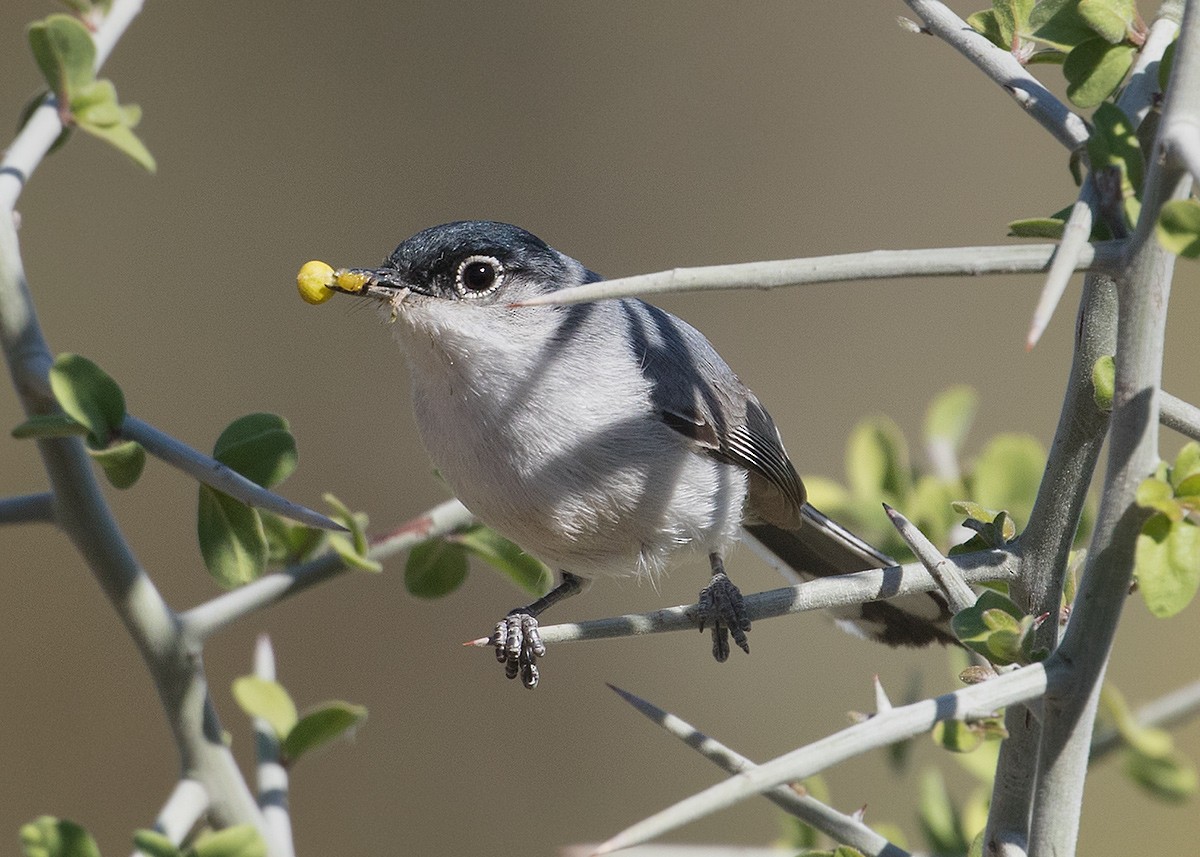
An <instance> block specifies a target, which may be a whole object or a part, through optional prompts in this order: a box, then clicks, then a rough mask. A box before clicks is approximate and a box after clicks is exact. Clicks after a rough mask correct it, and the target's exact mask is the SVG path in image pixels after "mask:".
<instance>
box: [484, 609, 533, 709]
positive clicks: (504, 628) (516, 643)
mask: <svg viewBox="0 0 1200 857" xmlns="http://www.w3.org/2000/svg"><path fill="white" fill-rule="evenodd" d="M492 645H493V646H494V647H495V649H496V660H498V661H499V662H500V663H502V664H504V674H505V675H506V676H508V677H509V678H516V677H517V676H518V675H519V676H520V677H521V684H523V685H525V687H527V688H529V689H530V690H533V689H534V688H535V687H537V683H538V668H537V660H538V658H540V657H542V656H543V655H545V654H546V644H545V643H543V642H542V635H541V634H539V633H538V621H537V619H536V618H535V617H534V616H532V615H531V614H529V613H527V612H526V611H525V610H524V609H517V610H513V611H512V612H511V613H509V614H508V615H507V616H505V617H504V618H503V619H501V620H500V621H499V622H497V623H496V631H495V633H493V634H492Z"/></svg>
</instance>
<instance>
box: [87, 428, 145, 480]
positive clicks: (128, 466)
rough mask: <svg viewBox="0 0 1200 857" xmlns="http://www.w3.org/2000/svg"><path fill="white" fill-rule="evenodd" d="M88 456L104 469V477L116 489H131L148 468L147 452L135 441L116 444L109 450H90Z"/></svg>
mask: <svg viewBox="0 0 1200 857" xmlns="http://www.w3.org/2000/svg"><path fill="white" fill-rule="evenodd" d="M88 454H89V455H91V456H92V460H94V461H95V462H96V463H97V464H99V465H100V466H101V467H102V468H104V475H105V476H107V477H108V481H109V482H111V483H112V486H113V487H114V488H121V489H124V488H129V487H131V486H132V485H133V484H134V483H135V482H137V481H138V478H139V477H140V476H141V475H142V469H143V468H145V466H146V450H145V449H144V448H143V447H142V445H141V444H140V443H138V442H137V441H135V440H127V441H125V442H124V443H118V444H114V445H113V446H110V447H108V448H107V449H89V450H88Z"/></svg>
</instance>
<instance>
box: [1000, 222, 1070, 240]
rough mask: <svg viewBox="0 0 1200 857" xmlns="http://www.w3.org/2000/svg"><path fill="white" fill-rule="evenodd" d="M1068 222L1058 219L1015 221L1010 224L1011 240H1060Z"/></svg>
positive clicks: (1009, 233)
mask: <svg viewBox="0 0 1200 857" xmlns="http://www.w3.org/2000/svg"><path fill="white" fill-rule="evenodd" d="M1066 225H1067V221H1065V220H1061V219H1059V218H1057V217H1029V218H1026V219H1024V220H1013V221H1011V222H1010V223H1009V224H1008V236H1009V237H1010V238H1050V239H1053V240H1058V239H1060V238H1062V236H1063V227H1065V226H1066Z"/></svg>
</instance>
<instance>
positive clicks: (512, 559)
mask: <svg viewBox="0 0 1200 857" xmlns="http://www.w3.org/2000/svg"><path fill="white" fill-rule="evenodd" d="M447 540H448V541H453V542H457V543H458V544H460V545H462V546H463V547H464V548H466V549H467V551H468V552H470V553H472V554H474V555H475V556H477V557H479V558H480V559H482V560H483V561H484V562H486V563H487V564H488V565H490V566H492V567H493V568H495V569H496V570H497V571H500V572H502V573H503V574H505V575H506V576H507V577H508V578H509V579H510V580H512V581H513V583H515V584H517V586H519V587H521V588H522V589H524V590H525V591H526V592H528V593H530V594H531V595H544V594H545V593H546V591H547V590H548V589H549V588H550V584H551V583H553V582H554V581H553V575H551V573H550V569H549V568H547V567H546V566H545V564H544V563H542V562H541V561H540V560H537V559H535V558H533V557H531V556H530V555H529V554H527V553H525V551H523V550H521V548H520V547H518V546H517V545H515V544H513V543H512V542H510V541H509V540H508V539H506V538H504V536H502V535H500V534H499V533H497V532H496V531H495V530H493V529H491V528H490V527H485V526H483V525H478V526H474V527H469V528H467V529H465V530H463V531H461V532H459V533H456V534H454V535H452V536H448V537H447Z"/></svg>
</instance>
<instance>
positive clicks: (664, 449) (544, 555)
mask: <svg viewBox="0 0 1200 857" xmlns="http://www.w3.org/2000/svg"><path fill="white" fill-rule="evenodd" d="M346 271H348V273H349V274H350V276H348V277H347V276H342V277H339V278H337V279H336V281H335V283H334V284H333V285H330V286H329V288H330V289H333V290H335V291H341V292H345V293H347V294H351V295H355V296H357V297H360V298H365V299H367V300H369V301H372V302H374V303H376V304H377V305H378V306H379V308H380V310H381V312H382V315H383V318H384V319H385V320H386V321H387V322H389V323H390V327H391V330H392V331H393V332H394V336H395V339H396V341H397V343H398V344H399V346H400V349H401V351H402V352H403V355H404V359H405V362H406V363H407V365H408V369H409V374H410V377H411V391H412V403H413V412H414V415H415V419H416V424H417V427H418V430H419V433H420V436H421V439H422V441H423V443H424V446H425V449H426V451H427V452H428V454H429V457H430V459H431V460H432V463H433V465H434V466H435V467H436V469H437V471H438V473H439V474H440V475H441V476H442V478H444V479H445V481H446V482H447V483H448V485H449V486H450V488H451V489H452V490H453V492H454V494H455V495H456V496H457V497H458V499H459V500H461V501H462V503H463V504H464V505H465V506H466V507H467V508H468V509H469V510H470V511H471V512H472V513H473V514H474V515H475V516H476V517H477V518H478V519H480V520H481V521H482V522H484V523H485V524H487V525H488V526H490V527H492V528H493V529H495V530H496V531H498V532H499V533H500V534H502V535H503V536H505V537H507V538H508V539H510V540H512V541H513V542H515V543H516V544H517V545H519V546H520V547H521V548H522V549H523V550H525V551H526V552H527V553H529V554H531V555H533V556H535V557H537V558H538V559H540V560H542V561H543V562H545V563H546V564H547V565H549V566H550V567H551V568H554V569H556V570H557V571H558V573H559V582H558V584H557V586H555V587H554V588H553V589H551V590H550V591H549V592H548V593H547V594H545V595H544V596H542V597H541V598H538V599H537V600H536V601H534V602H533V603H531V604H528V605H525V606H523V607H518V608H516V609H514V610H512V611H510V612H509V613H508V614H507V615H506V616H504V618H502V619H501V620H500V621H499V622H498V623H497V626H496V630H495V632H494V633H493V635H492V636H491V638H490V639H491V643H492V645H493V646H494V648H495V652H496V657H497V659H498V660H499V661H500V662H501V663H502V664H504V667H505V673H506V675H507V676H508V677H509V678H516V677H517V676H520V678H521V682H522V684H523V685H524V686H525V687H527V688H531V689H532V688H534V687H536V686H537V684H538V682H539V677H540V672H539V667H538V660H539V658H541V657H542V656H543V655H544V654H545V651H546V649H545V645H544V644H543V643H542V640H541V636H540V634H539V632H538V617H539V616H540V615H541V614H542V612H543V611H545V610H546V609H547V608H548V607H550V606H552V605H554V604H556V603H558V602H560V601H562V600H563V599H565V598H567V597H569V596H572V595H575V594H577V593H579V592H581V591H583V590H584V589H585V588H586V586H587V585H589V583H590V581H591V580H592V579H594V578H597V577H606V576H635V577H638V578H642V579H648V580H651V581H654V580H657V579H658V577H659V576H660V575H661V574H663V573H664V572H665V571H666V570H667V568H668V567H669V566H671V565H673V564H675V563H676V562H677V561H679V560H681V559H682V558H684V557H687V556H689V555H697V554H704V555H707V557H708V559H709V563H710V568H711V571H712V576H711V579H710V581H709V583H708V585H707V586H705V587H704V588H703V589H702V590H701V591H700V595H699V598H698V602H697V611H696V612H697V624H698V625H699V628H700V630H701V632H703V631H704V630H705V629H706V628H707V629H709V631H710V633H711V636H712V651H713V656H714V657H715V659H716V660H717V661H725V660H726V659H727V658H728V657H729V654H730V651H731V648H730V638H732V640H733V642H734V643H735V644H736V645H737V646H738V647H739V648H741V649H743V650H744V651H746V652H747V653H748V652H749V651H750V648H749V642H748V640H747V637H746V633H747V632H748V631H749V630H750V621H749V619H748V618H747V616H746V611H745V607H744V603H743V598H742V595H741V592H740V591H739V589H738V587H737V586H736V585H734V583H733V582H732V580H731V579H730V577H729V575H728V573H727V571H726V569H725V559H726V556H727V555H728V553H729V550H730V548H731V547H732V546H733V545H734V544H735V543H736V542H737V541H738V540H739V538H741V537H745V536H747V535H748V536H749V538H750V539H752V540H755V541H757V542H758V543H759V544H760V545H761V546H762V547H764V548H766V550H767V551H769V552H770V553H772V554H774V555H775V556H776V557H778V558H779V559H780V560H781V561H782V562H783V563H784V564H785V565H786V566H787V567H789V568H790V569H792V570H794V572H795V573H796V574H797V575H798V576H799V577H801V578H802V579H812V578H815V577H823V576H829V575H835V574H843V573H847V572H853V571H862V570H866V569H872V568H880V567H887V566H891V565H894V564H895V562H894V560H892V559H891V558H890V557H888V556H887V555H886V554H883V553H882V552H880V551H878V550H876V549H875V548H874V547H872V546H871V545H870V544H868V543H867V542H866V541H864V540H863V539H861V538H859V537H858V536H856V535H854V534H853V533H851V532H850V531H849V530H847V529H846V528H844V527H842V526H841V525H839V524H837V523H836V522H835V521H832V520H831V519H830V518H828V517H827V516H825V515H824V514H822V513H821V512H820V511H818V510H817V509H816V508H814V507H813V506H812V505H811V504H810V503H808V502H807V497H806V492H805V488H804V484H803V482H802V481H801V479H800V477H799V475H798V474H797V472H796V469H795V466H794V465H793V464H792V460H791V458H790V457H789V456H788V453H787V451H786V450H785V448H784V445H783V440H782V437H781V435H780V432H779V429H778V428H777V427H776V424H775V422H774V420H773V419H772V418H771V416H770V414H769V413H768V412H767V410H766V408H765V407H764V406H763V405H762V403H761V402H760V401H759V399H758V397H757V396H755V395H754V393H753V392H751V390H750V389H749V388H748V387H747V386H746V385H745V384H744V383H742V381H741V380H740V379H739V378H738V376H737V375H736V374H735V373H734V371H733V370H732V369H731V368H730V367H729V365H728V364H727V363H726V362H725V360H723V359H722V358H721V356H720V355H719V354H718V353H717V351H716V349H715V348H714V347H713V346H712V344H711V343H710V342H709V341H708V339H707V338H705V336H704V335H703V334H702V333H700V331H698V330H697V329H696V328H694V327H692V326H691V325H690V324H688V323H687V322H685V321H683V320H682V319H680V318H678V317H676V316H675V315H672V314H671V313H669V312H667V311H665V310H663V309H661V308H659V307H656V306H654V305H652V304H649V303H647V302H645V301H642V300H638V299H635V298H619V299H605V300H598V301H593V302H590V303H576V304H571V305H540V306H523V305H522V304H523V302H525V301H528V300H531V299H533V298H536V297H541V296H543V295H548V294H552V293H554V292H556V291H559V290H561V289H566V288H569V287H572V286H577V285H580V284H583V283H590V282H596V281H598V280H600V279H602V278H601V277H600V276H599V275H598V274H596V273H594V272H592V271H591V270H589V269H588V268H586V267H585V266H584V265H583V264H581V263H580V262H578V261H576V260H575V259H573V258H571V257H570V256H567V255H565V254H563V253H560V252H559V251H557V250H555V249H553V248H552V247H551V246H549V245H548V244H547V243H546V242H544V241H542V240H541V239H540V238H538V237H537V236H535V235H533V234H532V233H530V232H528V231H526V230H524V229H522V228H520V227H517V226H513V225H511V224H507V223H500V222H496V221H488V220H463V221H455V222H452V223H445V224H442V225H439V226H433V227H431V228H428V229H425V230H423V231H421V232H418V233H416V234H415V235H413V236H411V237H410V238H407V239H405V240H404V241H403V242H401V243H400V245H399V246H398V247H396V249H395V251H394V252H393V253H392V254H391V255H390V256H388V258H387V260H386V261H385V262H384V263H383V264H382V265H381V266H379V267H377V268H370V267H366V268H350V269H345V270H344V271H343V273H345V272H346ZM832 612H833V613H834V617H835V619H836V620H837V621H838V623H839V624H840V625H842V626H843V627H845V628H846V629H847V630H850V631H852V632H854V633H857V634H859V635H860V636H864V637H868V638H871V639H874V640H878V641H880V642H883V643H886V644H888V645H891V646H923V645H926V644H929V643H933V642H938V643H942V644H946V643H952V642H954V641H955V638H954V636H953V634H952V633H951V632H950V630H949V627H948V620H949V618H950V611H949V609H948V607H947V604H946V601H945V599H944V598H943V597H942V596H941V595H940V594H939V593H937V592H930V593H922V594H918V595H910V596H905V597H903V598H900V599H894V600H892V601H875V602H870V603H866V604H861V605H851V606H848V607H840V608H835V609H834V610H833V611H832Z"/></svg>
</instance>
